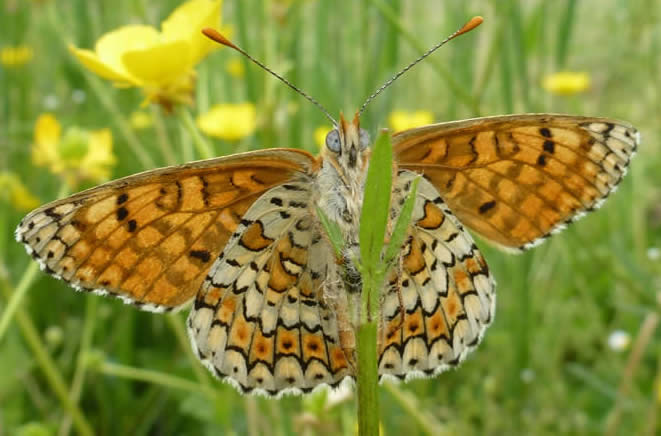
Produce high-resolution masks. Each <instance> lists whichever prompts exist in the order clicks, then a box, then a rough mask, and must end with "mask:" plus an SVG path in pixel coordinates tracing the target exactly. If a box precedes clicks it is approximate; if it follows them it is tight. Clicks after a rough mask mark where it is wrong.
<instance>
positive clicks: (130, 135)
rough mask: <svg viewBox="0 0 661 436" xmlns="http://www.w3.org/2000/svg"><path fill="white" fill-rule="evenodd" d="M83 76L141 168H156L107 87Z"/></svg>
mask: <svg viewBox="0 0 661 436" xmlns="http://www.w3.org/2000/svg"><path fill="white" fill-rule="evenodd" d="M83 76H85V78H86V79H87V83H88V84H89V86H90V88H92V91H94V94H95V95H96V97H97V98H98V99H99V101H100V102H101V104H102V105H103V107H104V108H105V109H106V110H107V111H108V112H109V113H110V115H111V116H112V118H113V121H114V123H115V125H116V126H117V128H118V129H119V132H120V133H121V134H122V136H123V137H124V140H125V141H126V143H127V144H128V145H129V148H130V149H131V151H133V154H135V157H136V158H137V159H138V162H140V165H141V167H142V168H155V167H156V163H155V162H154V159H152V157H151V156H150V155H149V153H147V152H146V151H145V147H144V146H143V145H142V144H141V143H140V140H139V139H138V137H137V136H136V135H135V132H134V131H133V128H132V127H131V125H130V124H129V122H128V120H127V119H126V117H125V116H124V114H123V113H122V111H121V110H120V109H119V106H118V105H117V102H116V101H115V100H114V99H113V98H112V96H111V95H110V92H109V91H108V88H107V87H106V85H104V84H103V83H101V81H100V80H99V79H97V78H96V77H95V76H93V75H92V74H90V73H88V72H85V73H84V74H83Z"/></svg>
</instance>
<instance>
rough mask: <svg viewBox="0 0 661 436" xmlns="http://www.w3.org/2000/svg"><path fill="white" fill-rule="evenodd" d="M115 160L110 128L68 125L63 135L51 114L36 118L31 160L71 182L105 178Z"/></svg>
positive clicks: (94, 180) (71, 184)
mask: <svg viewBox="0 0 661 436" xmlns="http://www.w3.org/2000/svg"><path fill="white" fill-rule="evenodd" d="M116 161H117V160H116V158H115V156H114V155H113V153H112V133H111V132H110V130H109V129H100V130H91V131H90V130H85V129H81V128H79V127H69V128H68V129H66V130H65V132H64V135H62V127H61V126H60V123H59V122H58V121H57V119H56V118H55V117H54V116H53V115H52V114H48V113H46V114H42V115H41V116H39V118H38V119H37V122H36V124H35V129H34V145H33V146H32V162H33V163H34V164H35V165H36V166H40V167H46V168H48V169H49V170H50V171H51V172H52V173H53V174H57V175H59V176H61V177H63V178H64V180H65V181H66V182H67V183H68V184H69V185H70V186H72V187H75V186H76V185H78V184H79V183H80V182H81V181H84V180H89V181H93V182H96V183H99V182H102V181H105V180H108V179H109V178H110V173H111V170H112V167H113V166H114V165H115V163H116Z"/></svg>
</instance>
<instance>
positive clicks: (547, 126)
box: [393, 114, 639, 250]
mask: <svg viewBox="0 0 661 436" xmlns="http://www.w3.org/2000/svg"><path fill="white" fill-rule="evenodd" d="M638 143H639V134H638V132H637V131H636V129H635V128H633V127H632V126H631V125H629V124H627V123H624V122H622V121H616V120H610V119H605V118H587V117H573V116H566V115H550V114H531V115H512V116H501V117H490V118H477V119H472V120H465V121H458V122H451V123H442V124H435V125H430V126H426V127H422V128H418V129H412V130H407V131H404V132H401V133H398V134H396V135H395V136H394V137H393V144H394V149H395V150H394V151H395V156H396V160H397V161H398V163H399V166H400V168H403V169H409V170H412V171H415V172H418V173H422V174H424V175H425V177H426V178H427V179H429V180H430V181H431V182H432V183H433V185H434V186H435V187H436V189H438V191H439V193H440V194H441V196H442V197H443V199H444V200H445V202H446V203H447V205H448V206H449V207H450V209H451V210H452V211H453V212H454V213H455V214H456V215H457V217H458V218H459V220H460V221H461V222H462V223H464V224H466V225H467V226H468V227H470V228H471V229H473V230H475V231H476V232H477V233H479V234H480V235H481V236H483V237H484V238H486V239H488V240H490V241H492V242H493V243H495V244H497V245H499V246H501V247H503V248H509V249H515V250H522V249H526V248H529V247H531V246H533V245H535V244H536V243H538V242H541V241H542V240H543V239H544V238H546V237H548V236H549V235H550V234H552V233H553V232H555V231H557V230H560V229H562V228H564V227H565V224H566V223H569V222H571V221H572V220H574V219H576V218H578V217H580V216H582V215H583V214H584V213H585V212H589V211H592V210H594V209H596V208H597V207H599V206H600V205H601V202H602V201H603V200H604V199H605V198H606V197H607V196H608V195H609V194H610V193H611V192H612V191H613V190H614V189H615V188H616V186H617V185H618V183H619V182H620V180H622V177H623V176H624V174H625V173H626V170H627V167H628V165H629V160H630V159H631V157H632V156H633V154H634V153H635V151H636V147H637V145H638Z"/></svg>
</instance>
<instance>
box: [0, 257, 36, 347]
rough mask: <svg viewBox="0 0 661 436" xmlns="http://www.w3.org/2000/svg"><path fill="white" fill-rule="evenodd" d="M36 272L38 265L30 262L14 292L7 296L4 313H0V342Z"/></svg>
mask: <svg viewBox="0 0 661 436" xmlns="http://www.w3.org/2000/svg"><path fill="white" fill-rule="evenodd" d="M38 271H39V265H38V264H37V262H30V264H29V265H28V267H27V268H25V271H23V275H22V276H21V281H20V282H18V286H16V289H14V292H12V293H11V295H10V296H9V301H8V302H7V306H6V307H5V310H4V312H2V318H0V340H2V338H3V337H4V335H5V333H6V332H7V328H8V327H9V324H10V323H11V320H12V319H13V318H14V315H15V314H16V310H17V309H18V307H19V304H20V303H21V301H23V298H25V294H26V293H27V290H28V289H30V285H31V284H32V282H33V281H34V278H35V276H36V274H37V272H38Z"/></svg>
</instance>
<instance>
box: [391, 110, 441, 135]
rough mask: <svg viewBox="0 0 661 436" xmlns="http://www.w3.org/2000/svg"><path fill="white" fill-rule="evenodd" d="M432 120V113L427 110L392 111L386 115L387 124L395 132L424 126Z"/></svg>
mask: <svg viewBox="0 0 661 436" xmlns="http://www.w3.org/2000/svg"><path fill="white" fill-rule="evenodd" d="M433 122H434V115H433V114H432V113H431V112H429V111H415V112H405V111H393V112H392V113H391V114H390V116H389V117H388V124H389V125H390V128H391V129H392V130H393V131H395V132H399V131H401V130H407V129H413V128H414V127H420V126H425V125H427V124H431V123H433Z"/></svg>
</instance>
